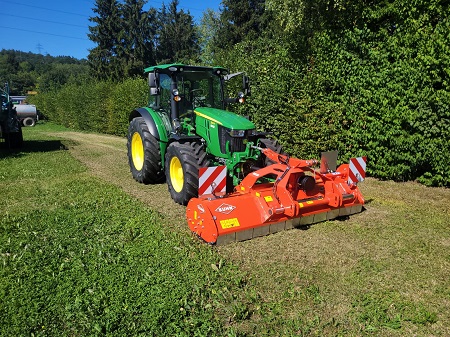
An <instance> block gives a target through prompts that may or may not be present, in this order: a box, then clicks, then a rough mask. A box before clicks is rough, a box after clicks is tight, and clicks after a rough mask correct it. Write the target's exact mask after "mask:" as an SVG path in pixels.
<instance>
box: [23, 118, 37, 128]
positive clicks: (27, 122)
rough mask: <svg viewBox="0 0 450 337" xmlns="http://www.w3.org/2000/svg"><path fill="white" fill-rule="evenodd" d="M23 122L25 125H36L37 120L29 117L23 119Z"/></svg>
mask: <svg viewBox="0 0 450 337" xmlns="http://www.w3.org/2000/svg"><path fill="white" fill-rule="evenodd" d="M22 124H23V126H35V125H36V121H35V120H34V119H33V118H31V117H27V118H25V119H24V120H23V121H22Z"/></svg>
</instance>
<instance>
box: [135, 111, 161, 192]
mask: <svg viewBox="0 0 450 337" xmlns="http://www.w3.org/2000/svg"><path fill="white" fill-rule="evenodd" d="M127 138H128V141H127V150H128V163H129V165H130V171H131V174H132V175H133V178H134V179H135V180H136V181H138V182H140V183H142V184H157V183H161V182H163V181H164V170H163V167H162V164H161V150H160V147H159V142H158V140H157V139H156V138H155V137H153V136H152V135H151V133H150V131H149V130H148V127H147V124H146V123H145V121H144V119H143V118H142V117H137V118H134V119H133V120H132V121H131V122H130V126H129V127H128V137H127Z"/></svg>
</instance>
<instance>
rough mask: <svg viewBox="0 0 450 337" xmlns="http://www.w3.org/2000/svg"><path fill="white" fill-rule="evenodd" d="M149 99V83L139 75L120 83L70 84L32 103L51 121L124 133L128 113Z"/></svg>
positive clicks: (110, 132)
mask: <svg viewBox="0 0 450 337" xmlns="http://www.w3.org/2000/svg"><path fill="white" fill-rule="evenodd" d="M147 100H148V86H147V83H146V81H145V80H143V79H140V78H133V79H127V80H125V81H123V82H121V83H114V82H108V81H107V82H95V81H93V82H88V83H84V84H82V85H79V84H67V85H65V86H63V87H61V88H60V89H59V90H56V91H52V92H47V93H40V94H39V95H36V96H35V97H33V98H32V102H33V103H34V104H36V105H37V107H38V109H39V110H40V111H41V112H42V113H43V114H44V115H45V116H46V117H47V118H48V119H50V120H52V121H54V122H55V123H58V124H61V125H64V126H66V127H70V128H74V129H77V130H89V131H95V132H101V133H109V134H113V135H118V136H125V135H126V133H127V129H128V116H129V114H130V112H131V111H132V110H133V109H135V108H138V107H142V106H145V105H146V104H147Z"/></svg>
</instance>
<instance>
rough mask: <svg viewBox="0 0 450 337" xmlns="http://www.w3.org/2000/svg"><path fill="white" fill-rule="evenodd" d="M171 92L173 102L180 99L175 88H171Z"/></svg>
mask: <svg viewBox="0 0 450 337" xmlns="http://www.w3.org/2000/svg"><path fill="white" fill-rule="evenodd" d="M172 94H173V100H174V101H175V102H179V101H181V96H180V93H179V92H178V90H177V89H173V91H172Z"/></svg>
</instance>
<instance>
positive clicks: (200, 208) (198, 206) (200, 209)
mask: <svg viewBox="0 0 450 337" xmlns="http://www.w3.org/2000/svg"><path fill="white" fill-rule="evenodd" d="M197 208H198V210H199V211H200V213H205V209H204V208H203V206H202V205H201V204H200V205H197Z"/></svg>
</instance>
